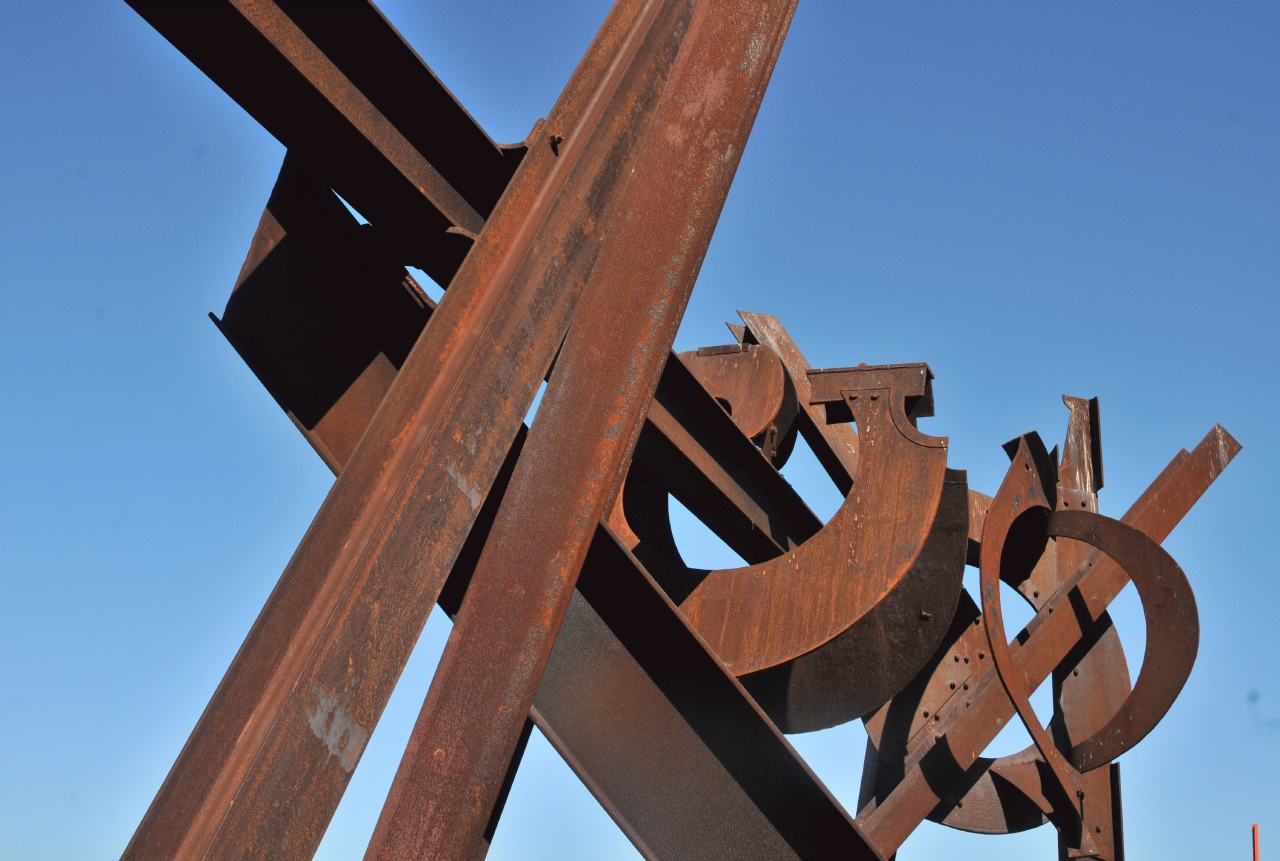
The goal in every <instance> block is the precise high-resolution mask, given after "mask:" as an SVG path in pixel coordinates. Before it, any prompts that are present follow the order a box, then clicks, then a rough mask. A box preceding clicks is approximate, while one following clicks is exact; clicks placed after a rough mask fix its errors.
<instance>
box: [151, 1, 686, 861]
mask: <svg viewBox="0 0 1280 861" xmlns="http://www.w3.org/2000/svg"><path fill="white" fill-rule="evenodd" d="M660 11H662V4H660V3H656V2H649V3H644V2H639V0H636V2H630V0H626V2H622V3H620V4H619V5H618V6H616V7H615V9H614V10H613V12H612V13H611V14H610V16H609V18H608V19H607V20H606V22H605V24H604V26H603V27H602V29H601V32H600V34H599V35H598V36H597V38H596V40H595V42H594V43H593V45H592V47H591V49H590V50H589V51H588V53H587V55H586V56H585V57H584V59H583V62H582V64H581V65H580V66H579V68H578V70H577V71H576V72H575V74H574V77H573V78H572V79H571V81H570V83H569V85H568V87H567V88H566V91H565V93H564V95H562V97H561V99H560V100H559V101H558V102H557V105H556V107H555V109H554V110H553V111H552V113H551V114H550V116H549V118H548V120H547V122H546V124H545V127H543V126H542V125H541V124H540V125H539V126H538V127H537V128H536V129H535V132H534V134H533V139H534V140H535V141H536V142H537V143H538V146H535V147H534V148H533V149H532V150H531V151H530V154H529V155H528V156H527V157H526V158H525V160H524V161H523V162H522V164H521V167H520V169H519V170H518V171H517V173H516V175H515V177H514V179H513V180H512V183H511V185H510V187H509V188H508V189H507V191H506V193H505V194H504V196H503V198H502V199H501V201H500V202H499V204H498V206H497V208H496V209H495V210H494V212H493V215H492V216H491V218H490V219H489V222H488V224H487V225H486V228H485V231H484V233H483V235H482V236H481V238H480V240H479V241H478V242H477V243H476V246H475V248H474V249H473V251H472V253H471V254H470V256H469V257H468V258H467V260H466V262H465V264H464V266H463V267H462V269H461V270H460V271H459V273H458V275H457V276H456V277H455V279H454V281H453V283H452V284H451V286H450V290H449V293H448V296H447V298H446V300H445V301H444V302H442V303H441V305H440V307H439V308H438V309H437V310H436V312H435V314H434V315H433V318H432V321H431V323H430V325H429V326H428V327H427V329H426V331H425V332H424V334H423V336H422V338H421V339H420V340H419V341H418V343H417V345H416V346H415V347H414V349H413V351H412V352H411V354H410V356H409V357H408V359H407V360H406V362H405V364H404V367H403V368H402V369H401V372H400V374H399V375H398V376H397V377H396V380H395V383H394V384H393V385H392V387H391V390H390V392H389V393H388V395H387V397H386V399H385V401H384V402H383V404H382V407H381V409H380V410H379V414H378V418H377V420H376V421H375V422H374V424H373V425H372V426H371V427H370V429H369V431H368V432H366V434H365V436H364V438H363V440H362V442H361V444H360V445H359V447H358V448H357V450H356V451H355V453H354V455H353V456H352V459H351V462H350V464H349V465H348V466H347V468H346V469H345V470H344V471H343V473H342V475H341V477H340V478H339V479H338V481H337V482H336V483H335V485H334V487H333V490H332V491H331V492H330V494H329V497H328V498H327V499H326V501H325V504H324V505H323V507H322V508H321V510H320V512H319V514H318V515H317V517H316V520H315V521H314V522H313V524H312V527H311V529H310V530H309V531H308V533H307V535H306V537H305V538H304V540H303V542H302V544H301V546H300V547H299V549H298V551H297V553H296V554H295V556H294V558H293V559H292V560H291V561H290V564H289V566H288V567H287V568H286V571H285V573H284V575H283V576H282V578H281V582H280V584H279V585H278V586H277V588H276V590H275V591H274V592H273V594H272V596H271V598H270V599H269V600H268V603H267V606H266V607H265V608H264V609H263V612H262V614H261V615H260V616H259V619H258V621H257V622H256V623H255V625H254V628H253V630H252V631H251V632H250V634H249V637H248V638H247V640H246V642H245V644H244V646H242V648H241V650H240V652H239V654H238V655H237V657H236V660H235V661H234V663H233V665H232V667H231V668H230V669H229V671H228V673H227V675H226V676H225V677H224V680H223V682H222V684H221V685H220V686H219V689H218V691H217V692H216V693H215V695H214V698H213V700H212V701H211V703H210V705H209V707H208V708H207V709H206V711H205V714H204V715H203V716H202V717H201V720H200V722H199V723H198V724H197V727H196V729H195V731H194V732H193V734H192V737H191V738H190V739H189V740H188V743H187V745H186V746H185V747H184V749H183V753H182V754H181V755H180V757H179V760H178V762H177V763H176V764H175V766H174V768H173V770H172V771H171V772H170V775H169V777H168V778H167V779H166V782H165V785H164V786H163V787H162V788H161V790H160V793H159V794H158V795H157V798H156V800H155V801H154V802H153V804H152V807H151V809H150V810H149V811H148V814H147V816H146V818H145V819H144V821H143V823H142V824H141V825H140V827H139V830H138V832H137V833H136V834H135V837H134V840H133V841H132V842H131V844H130V846H129V848H128V849H127V850H126V857H127V858H174V857H178V858H196V857H205V856H211V857H213V856H222V855H240V856H243V857H276V858H305V857H309V856H310V854H311V853H312V852H313V851H314V847H315V845H316V844H317V842H318V841H319V838H320V836H321V835H322V834H323V831H324V828H325V826H326V824H327V823H328V820H329V817H330V816H331V815H332V812H333V810H334V808H335V807H336V805H337V803H338V800H339V799H340V797H341V794H342V791H343V789H344V788H345V786H346V783H347V781H348V779H349V776H350V771H351V769H352V768H354V765H355V762H356V761H357V760H358V758H359V753H360V750H361V749H362V746H363V741H364V740H365V739H366V738H367V734H368V732H370V731H371V730H372V728H373V726H374V725H375V724H376V721H377V718H378V717H379V715H380V714H381V711H382V708H383V707H384V706H385V704H386V700H387V698H388V696H389V695H390V691H391V688H392V686H393V685H394V682H395V680H396V678H397V677H398V675H399V673H400V670H401V669H402V668H403V666H404V663H405V661H406V660H407V658H408V655H409V653H410V651H411V650H412V647H413V644H414V642H415V640H416V638H417V636H418V634H419V632H420V631H421V630H422V626H423V624H424V622H425V620H426V618H427V615H428V614H429V612H430V608H431V605H432V603H433V602H434V601H435V598H436V596H437V594H438V593H439V590H440V588H441V585H442V584H443V582H444V579H445V576H446V575H447V574H448V572H449V570H450V569H451V567H452V565H453V563H454V560H455V558H456V556H457V554H458V551H459V548H461V546H462V544H463V542H464V540H465V539H466V537H467V534H468V530H469V529H470V527H471V525H472V523H473V522H474V520H475V518H476V516H477V512H478V509H479V508H480V505H481V503H482V502H483V500H484V497H485V495H486V494H487V492H488V490H489V487H490V485H491V484H492V482H493V480H494V476H495V475H496V474H497V472H498V469H499V467H500V466H501V464H502V462H503V459H504V458H505V456H506V454H507V450H508V447H509V445H510V443H511V440H512V439H513V438H514V437H515V435H516V432H517V431H518V429H519V427H520V423H521V421H520V420H521V418H522V417H523V415H524V414H525V412H526V411H527V409H528V406H529V404H530V402H531V401H532V399H533V396H534V394H535V392H536V389H537V386H538V383H539V381H540V379H541V378H542V376H543V374H544V372H545V369H546V368H547V367H549V366H550V364H551V360H552V358H553V357H554V355H555V352H556V349H557V348H558V347H559V345H560V343H561V341H562V339H563V336H564V333H565V331H566V330H567V329H568V325H569V321H570V320H571V319H572V315H573V311H574V309H575V306H576V302H577V297H578V296H579V295H580V291H581V286H582V284H583V283H584V282H585V280H586V276H587V274H588V273H589V272H590V270H591V267H592V266H593V265H594V261H595V258H596V256H597V254H598V251H599V247H600V242H599V235H598V234H597V233H594V232H592V231H591V230H590V229H588V230H586V231H584V230H583V226H584V225H587V226H588V227H590V226H592V225H595V224H597V223H598V222H599V221H600V220H601V219H602V218H603V216H604V214H605V211H606V210H607V209H608V208H609V207H610V206H611V205H613V204H614V203H615V202H616V199H617V190H618V188H619V186H620V184H621V182H622V181H623V180H624V179H625V178H626V177H627V176H628V175H629V172H630V165H631V163H632V157H633V155H634V152H635V149H636V145H637V144H638V142H639V140H640V139H641V138H642V137H643V134H644V131H645V129H647V128H648V126H649V123H650V121H651V114H652V110H653V108H654V106H655V104H656V102H657V98H658V96H659V95H660V94H661V92H662V89H663V87H664V85H665V81H666V74H667V72H668V71H669V68H670V61H671V59H673V57H674V53H675V51H674V49H672V48H671V45H670V43H671V42H672V40H674V41H675V42H676V43H677V44H678V41H679V39H678V37H679V35H680V33H679V31H678V30H673V28H672V25H673V24H676V23H678V22H674V21H672V20H670V17H669V16H668V17H667V18H663V17H662V16H660V15H658V14H656V13H658V12H660ZM664 27H665V29H664ZM552 133H555V134H557V135H560V136H561V137H562V138H563V139H564V144H563V145H561V146H560V147H559V148H558V152H557V151H556V150H553V149H552V147H551V146H550V145H549V143H548V141H547V137H546V135H549V134H552ZM497 345H501V349H498V348H497ZM338 724H341V725H342V726H344V727H347V728H348V729H350V732H346V733H340V734H335V733H331V732H330V729H331V728H332V727H333V726H335V725H338ZM313 725H314V726H319V727H321V730H316V729H315V728H314V726H313ZM517 732H518V728H517ZM330 735H335V737H334V738H329V736H330ZM513 741H514V739H513ZM277 802H279V803H278V804H277Z"/></svg>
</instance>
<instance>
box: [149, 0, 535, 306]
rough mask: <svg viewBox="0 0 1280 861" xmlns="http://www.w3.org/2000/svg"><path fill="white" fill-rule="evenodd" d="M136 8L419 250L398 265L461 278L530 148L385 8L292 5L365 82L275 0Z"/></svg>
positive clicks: (386, 232) (344, 3)
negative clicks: (469, 102)
mask: <svg viewBox="0 0 1280 861" xmlns="http://www.w3.org/2000/svg"><path fill="white" fill-rule="evenodd" d="M130 5H131V6H133V8H134V9H135V10H136V11H137V12H138V13H139V14H140V15H142V16H143V18H144V19H146V20H147V21H148V22H149V23H150V24H151V25H152V26H154V27H155V28H156V29H157V30H159V31H160V33H161V34H162V35H164V36H165V38H167V39H168V40H169V41H170V42H172V43H173V44H174V45H175V47H177V48H178V49H179V50H180V51H182V52H183V53H184V54H185V55H186V56H187V57H188V58H189V59H191V60H192V61H193V62H194V63H195V64H196V65H197V66H199V67H200V69H201V70H202V71H204V72H205V73H206V74H207V75H209V77H210V78H212V79H213V80H214V82H215V83H217V84H218V85H219V86H220V87H222V88H223V90H225V91H226V92H227V93H228V94H229V95H230V96H231V97H232V98H233V99H235V100H236V101H237V102H238V103H239V104H240V105H241V106H242V107H244V108H245V109H246V110H247V111H248V112H249V113H250V114H251V115H252V116H253V117H254V118H255V119H257V120H258V121H259V122H260V123H262V124H263V126H264V127H266V129H267V130H268V131H269V132H271V133H272V135H274V136H275V137H276V138H277V139H278V140H279V141H280V142H281V143H283V144H284V145H285V146H286V147H287V148H288V149H290V150H291V151H293V152H294V153H296V154H297V155H298V156H300V157H301V158H302V159H304V160H305V161H306V162H307V163H308V165H309V166H311V168H312V169H313V170H316V171H318V172H319V173H320V174H321V175H322V176H323V177H324V179H325V181H326V182H327V183H328V184H329V185H331V186H332V187H333V188H334V189H336V190H337V191H338V193H339V194H341V195H342V196H343V197H344V198H346V199H347V200H348V201H349V202H350V203H351V204H352V205H353V206H355V207H356V209H358V210H359V211H360V212H361V213H362V214H364V215H365V217H366V218H368V219H369V220H370V222H372V223H373V224H374V225H375V226H377V227H378V229H379V231H380V232H381V233H382V234H383V236H384V237H386V239H387V241H388V242H389V244H393V245H395V246H397V250H398V251H399V252H400V253H401V254H402V255H406V256H404V257H402V259H400V260H398V261H397V262H400V263H407V264H412V265H417V266H420V267H421V268H423V269H424V270H425V271H426V272H427V273H428V274H429V275H431V277H433V278H435V279H436V280H437V281H439V282H440V283H441V284H442V285H444V286H446V287H447V286H448V284H449V282H450V280H451V279H452V277H453V275H454V273H455V272H456V271H457V269H458V266H459V265H461V263H462V260H463V258H464V257H465V255H466V253H467V250H468V249H469V248H470V246H471V241H472V240H473V239H474V237H475V236H476V235H477V234H478V233H479V232H480V229H481V228H482V227H483V226H484V219H485V217H486V216H487V215H488V213H489V212H490V211H491V210H492V207H493V205H494V203H495V202H496V199H497V196H496V195H495V194H494V193H493V191H494V187H495V186H500V187H502V188H505V186H506V183H507V181H508V180H509V179H510V177H511V175H512V173H513V171H514V167H515V163H517V162H518V161H519V153H518V152H512V154H511V156H510V158H504V153H503V152H502V150H500V149H499V148H498V147H497V146H496V145H495V144H494V143H493V142H492V141H490V140H489V139H488V136H487V135H485V134H484V132H483V130H482V129H480V127H479V126H478V125H476V123H475V121H474V120H472V119H471V118H470V116H468V115H467V113H466V111H465V110H464V109H463V108H462V107H461V105H458V104H457V102H456V100H454V99H453V97H452V96H451V95H450V94H449V93H448V91H447V90H446V89H445V88H444V87H443V85H442V84H440V83H439V81H438V80H437V79H436V78H435V76H434V75H433V74H432V73H431V71H430V69H427V68H426V66H425V65H424V64H422V62H421V60H420V59H418V58H417V57H416V55H415V54H413V52H412V49H411V48H409V47H408V46H407V45H406V44H404V42H403V40H402V39H401V38H400V37H399V34H397V33H395V31H394V29H393V28H391V26H390V24H388V23H387V22H386V21H385V20H384V19H382V18H381V15H380V14H379V13H378V12H377V10H376V9H373V7H372V6H369V5H368V4H367V3H358V2H352V0H340V2H337V3H325V4H299V3H293V4H290V6H291V9H290V11H291V12H294V13H301V17H302V20H303V22H304V23H306V24H307V25H308V26H309V28H310V29H311V30H312V31H314V32H317V33H318V34H319V35H321V37H322V39H323V41H324V43H325V45H326V47H329V48H330V50H332V51H335V52H336V53H337V59H338V60H341V61H342V62H343V64H344V65H345V66H346V67H347V68H349V69H350V70H351V72H352V74H353V75H354V76H355V78H356V80H358V81H359V82H360V84H361V86H357V84H356V83H354V82H353V80H352V78H350V77H348V75H347V72H346V69H344V68H340V67H339V65H337V64H335V62H334V60H332V59H330V57H329V56H328V55H327V54H326V53H325V51H323V50H321V48H320V47H318V46H317V44H316V43H315V42H314V41H313V40H312V39H311V38H310V37H309V36H308V34H307V33H306V32H304V31H303V29H302V28H301V27H299V26H298V23H297V22H295V20H294V19H293V18H292V17H290V14H288V13H286V11H285V10H284V9H283V8H282V7H281V6H280V5H278V4H276V3H274V2H272V0H199V2H173V0H161V2H157V0H130ZM316 7H325V8H316ZM361 7H363V8H361ZM335 19H339V20H335ZM339 26H340V27H342V28H343V29H349V32H348V33H347V37H346V39H345V43H346V44H348V45H349V44H351V43H352V42H354V41H356V40H360V41H362V42H363V43H364V44H365V45H366V46H367V47H366V49H365V50H369V49H373V50H375V51H377V52H378V55H379V56H380V57H381V58H383V59H382V60H381V62H377V61H371V60H370V59H369V58H367V57H365V56H364V55H362V54H361V53H359V52H357V51H354V50H351V49H348V50H345V51H340V50H338V47H339V46H340V45H341V44H342V42H340V41H338V40H335V39H333V38H328V37H327V34H328V32H329V31H330V30H332V29H335V28H336V27H339ZM415 66H416V68H415ZM366 90H367V91H368V92H366ZM393 93H399V94H400V95H399V96H393V95H391V94H393ZM406 97H407V98H406ZM372 99H377V100H378V103H377V104H375V102H374V101H373V100H372ZM413 102H417V103H418V106H419V107H418V117H417V120H416V123H415V122H414V121H413V119H412V113H413V111H412V109H411V108H410V107H409V105H410V104H411V103H413ZM384 109H385V110H386V111H387V114H390V117H388V115H387V114H384V112H383V111H384ZM428 111H430V112H431V113H430V114H429V115H428V114H427V112H428ZM424 119H425V120H428V121H432V122H434V124H435V129H434V134H429V133H426V132H425V130H424V129H422V128H421V126H422V122H423V121H424ZM399 123H404V124H405V129H406V130H408V131H409V132H410V133H411V134H413V136H414V140H413V141H410V140H409V139H408V137H406V135H405V133H404V131H402V129H401V128H400V126H399V125H398V124H399ZM442 141H452V142H453V143H452V144H442ZM459 149H461V150H462V151H463V152H464V153H465V155H461V156H460V154H459V153H458V150H459ZM437 163H438V165H439V166H437ZM442 169H443V170H445V171H447V172H448V174H449V176H445V175H443V174H442V172H441V170H442ZM455 183H456V184H457V186H458V187H455ZM459 189H465V190H466V194H464V193H463V192H462V191H460V190H459ZM498 193H499V194H500V193H501V192H500V190H499V192H498ZM468 197H470V199H468ZM473 201H474V203H473Z"/></svg>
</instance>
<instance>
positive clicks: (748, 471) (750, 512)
mask: <svg viewBox="0 0 1280 861" xmlns="http://www.w3.org/2000/svg"><path fill="white" fill-rule="evenodd" d="M635 459H636V461H637V462H640V463H643V464H644V465H645V466H646V467H648V468H649V469H650V470H652V471H654V472H655V473H657V474H659V475H662V476H663V477H664V478H665V479H666V480H667V481H668V482H669V490H670V492H671V494H672V495H673V496H675V498H676V499H678V500H680V502H681V503H682V504H683V505H684V506H685V507H686V508H688V509H689V510H690V511H691V512H693V514H695V515H696V516H697V517H698V518H699V519H700V520H702V522H703V523H705V524H706V525H707V527H708V528H709V529H711V531H712V532H714V533H715V534H716V535H717V536H719V537H720V539H721V540H723V541H724V542H725V543H726V544H728V545H729V546H730V547H732V548H733V549H734V550H735V551H736V552H737V553H738V554H739V555H741V556H742V557H743V559H745V560H746V561H747V562H748V563H752V564H753V563H756V562H764V561H765V560H768V559H772V558H774V557H776V556H779V555H781V554H782V553H785V552H787V551H788V550H791V549H793V548H795V547H798V546H799V545H800V544H801V543H802V542H804V541H806V540H808V539H809V538H811V537H813V536H814V535H815V534H816V533H817V532H818V530H819V529H821V528H822V521H821V520H819V519H818V518H817V516H816V515H814V513H813V512H812V511H811V510H810V509H809V507H808V506H807V505H806V504H805V502H804V500H802V499H801V498H800V496H799V494H797V493H796V492H795V490H794V489H793V488H792V487H791V485H790V484H789V483H787V480H786V479H785V478H783V477H782V475H781V473H779V472H778V471H777V469H775V468H774V467H773V466H772V465H771V464H770V463H769V462H768V460H767V459H765V457H764V455H762V454H761V453H760V450H759V449H758V448H756V447H755V446H754V445H752V444H751V441H750V440H748V439H747V438H746V437H745V436H743V434H742V431H740V430H739V429H738V427H737V425H735V424H734V423H733V419H731V418H730V417H729V416H728V415H727V414H726V413H725V412H724V410H723V409H721V407H720V405H719V404H717V403H716V402H715V399H714V398H712V397H711V395H709V394H708V393H707V391H706V389H704V388H703V387H702V384H701V383H699V382H698V381H697V379H696V378H695V377H694V376H693V375H692V374H691V373H690V372H689V370H688V368H686V367H685V366H684V363H683V362H682V361H680V358H679V357H678V356H674V355H673V356H671V357H670V358H668V359H667V363H666V366H665V368H664V369H663V372H662V379H661V381H660V382H659V384H658V389H657V392H656V393H655V395H654V398H653V402H652V403H651V404H650V406H649V410H648V414H647V419H646V425H645V429H644V431H643V432H642V433H641V436H640V441H639V442H638V443H637V445H636V453H635Z"/></svg>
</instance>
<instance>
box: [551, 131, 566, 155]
mask: <svg viewBox="0 0 1280 861" xmlns="http://www.w3.org/2000/svg"><path fill="white" fill-rule="evenodd" d="M550 142H551V151H552V152H553V153H555V154H556V155H560V144H562V143H564V135H552V136H551V138H550Z"/></svg>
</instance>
